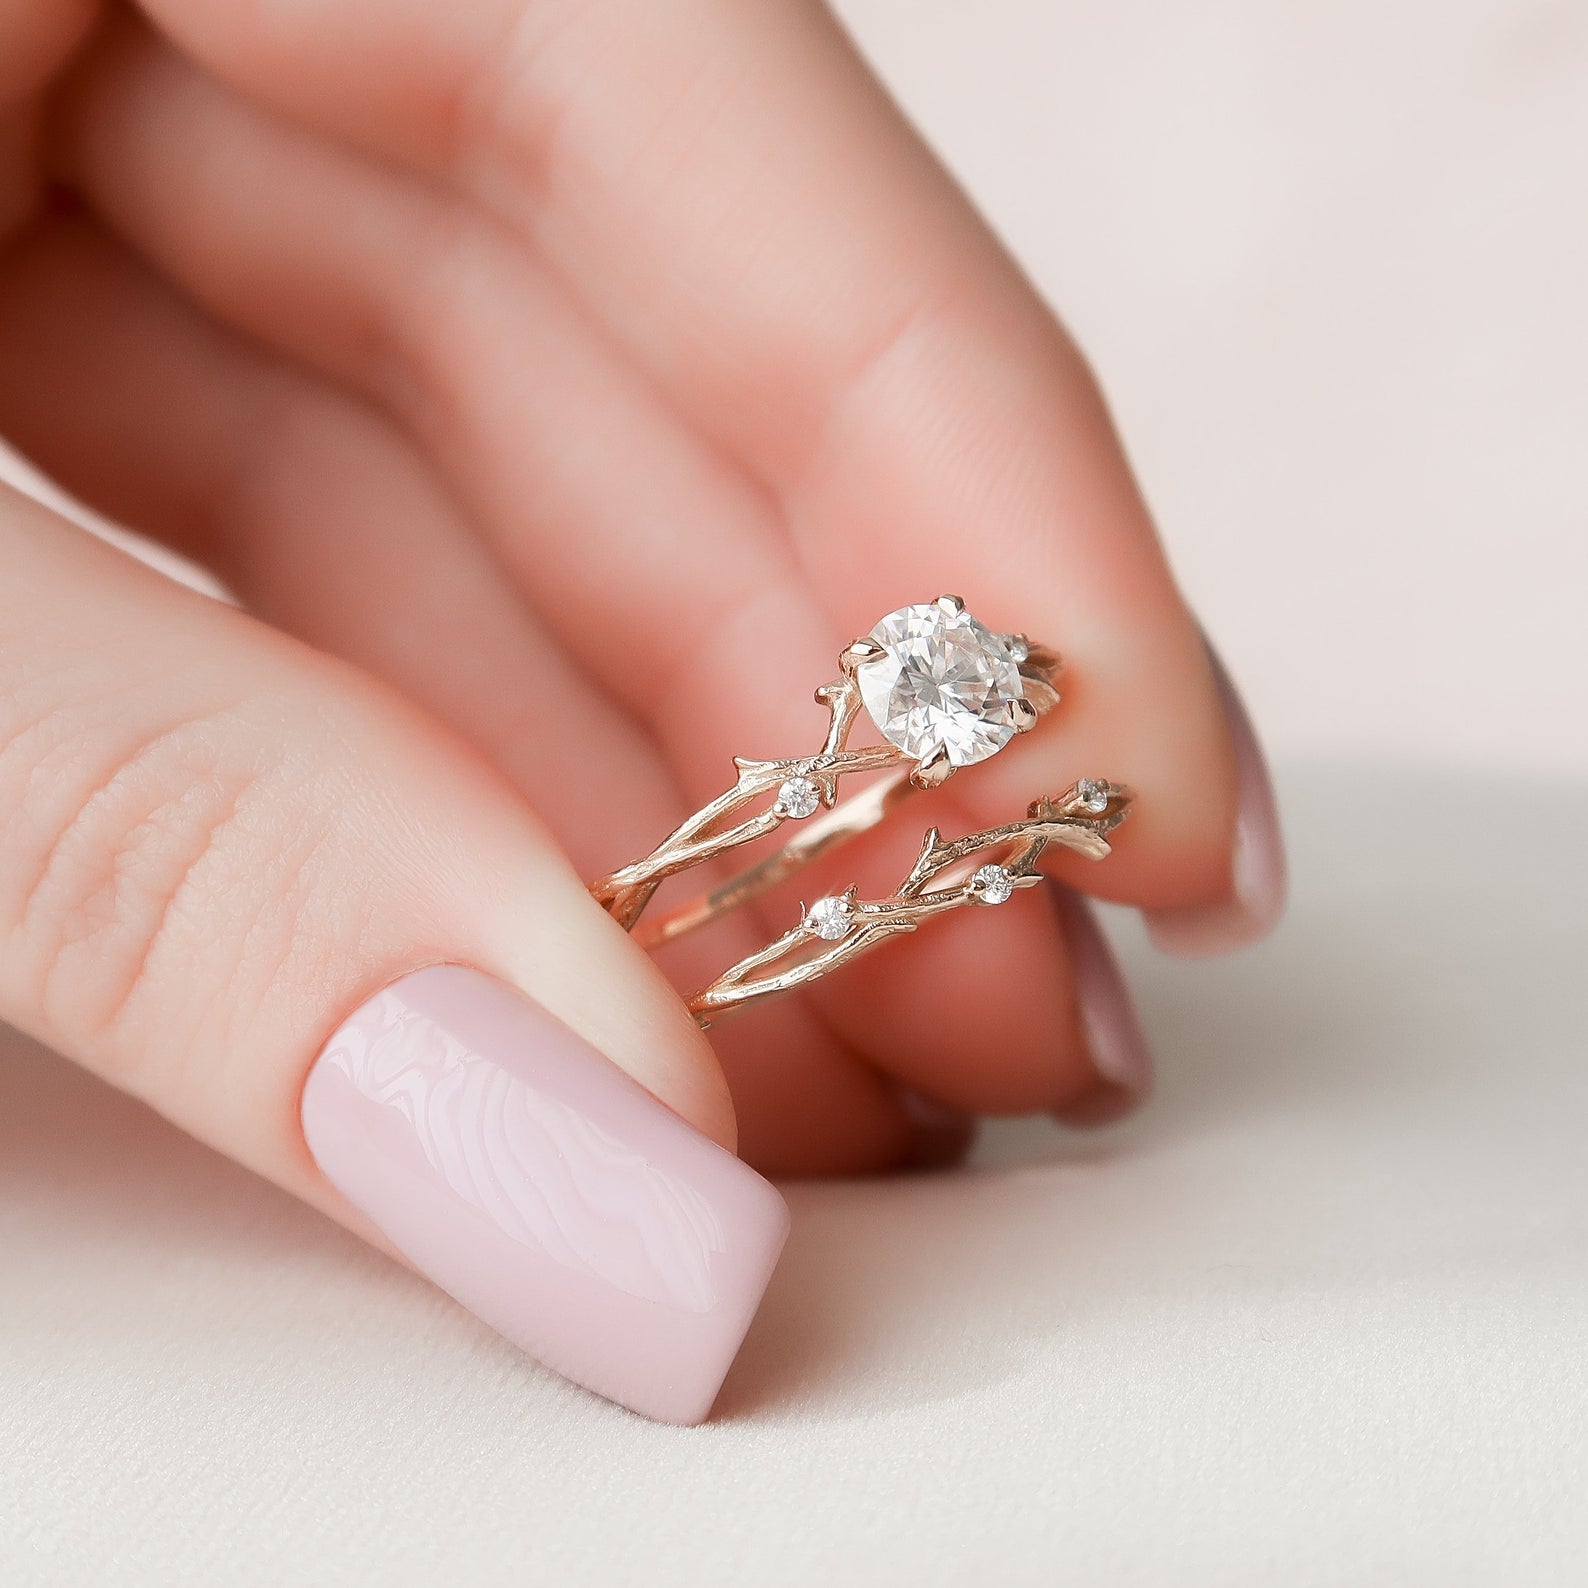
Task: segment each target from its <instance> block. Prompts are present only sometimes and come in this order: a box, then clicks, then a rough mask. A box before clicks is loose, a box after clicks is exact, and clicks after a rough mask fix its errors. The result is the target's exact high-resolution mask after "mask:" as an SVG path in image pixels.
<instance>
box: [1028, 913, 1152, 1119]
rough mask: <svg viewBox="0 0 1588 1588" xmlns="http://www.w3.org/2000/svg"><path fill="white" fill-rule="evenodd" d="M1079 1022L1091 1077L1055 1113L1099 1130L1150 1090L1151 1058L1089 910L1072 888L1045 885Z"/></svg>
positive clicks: (1126, 991)
mask: <svg viewBox="0 0 1588 1588" xmlns="http://www.w3.org/2000/svg"><path fill="white" fill-rule="evenodd" d="M1049 888H1050V890H1051V892H1052V895H1053V899H1054V905H1055V908H1056V909H1057V910H1058V913H1059V921H1060V924H1061V925H1062V926H1063V928H1064V940H1065V946H1066V947H1067V948H1068V950H1069V956H1070V971H1071V975H1072V976H1073V977H1074V978H1075V997H1076V1003H1077V1005H1078V1007H1079V1013H1080V1019H1081V1035H1082V1037H1083V1038H1084V1040H1085V1042H1086V1051H1087V1057H1088V1058H1089V1059H1090V1060H1091V1064H1092V1072H1093V1074H1094V1075H1095V1077H1096V1080H1095V1081H1094V1082H1093V1084H1092V1085H1091V1086H1090V1087H1089V1088H1088V1089H1087V1090H1086V1091H1084V1092H1082V1093H1080V1094H1078V1095H1077V1096H1076V1097H1074V1098H1072V1099H1071V1100H1070V1101H1069V1102H1068V1103H1066V1104H1065V1105H1064V1106H1063V1107H1062V1108H1059V1109H1056V1110H1055V1111H1054V1112H1055V1113H1056V1114H1057V1116H1058V1117H1059V1118H1060V1119H1062V1120H1063V1121H1064V1122H1065V1124H1067V1125H1101V1124H1105V1123H1107V1122H1108V1121H1109V1120H1112V1119H1118V1118H1119V1117H1120V1115H1122V1114H1126V1113H1129V1111H1130V1110H1131V1109H1133V1108H1134V1107H1135V1106H1136V1104H1137V1103H1139V1102H1140V1101H1141V1099H1142V1098H1143V1097H1145V1096H1146V1094H1147V1092H1148V1091H1149V1090H1150V1089H1151V1087H1152V1054H1151V1052H1150V1051H1149V1049H1148V1047H1147V1039H1146V1037H1145V1036H1144V1035H1143V1034H1142V1029H1141V1022H1140V1020H1138V1019H1137V1017H1136V1006H1135V1004H1134V1003H1133V1002H1132V1001H1131V996H1130V989H1129V988H1128V987H1126V985H1125V978H1124V975H1123V974H1122V973H1121V971H1120V968H1119V961H1118V960H1116V959H1115V958H1114V951H1113V949H1112V948H1110V947H1109V946H1108V939H1107V938H1106V937H1104V936H1103V929H1102V928H1101V927H1100V926H1099V925H1098V924H1097V917H1096V916H1095V915H1093V913H1092V909H1091V906H1090V905H1089V904H1087V902H1086V900H1085V899H1083V898H1082V897H1081V895H1080V894H1078V893H1077V892H1076V891H1075V890H1074V889H1073V888H1067V887H1065V886H1064V885H1063V884H1062V883H1058V882H1053V883H1050V884H1049Z"/></svg>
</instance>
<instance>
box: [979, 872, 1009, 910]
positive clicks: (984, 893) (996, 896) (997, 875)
mask: <svg viewBox="0 0 1588 1588" xmlns="http://www.w3.org/2000/svg"><path fill="white" fill-rule="evenodd" d="M970 880H971V882H972V884H973V885H974V886H975V889H976V896H977V897H978V898H979V899H980V900H981V901H982V903H983V904H1002V903H1003V902H1004V901H1005V900H1006V899H1008V898H1009V896H1010V895H1011V894H1012V893H1013V892H1014V891H1015V879H1014V878H1013V877H1012V876H1010V874H1009V873H1008V872H1007V871H1006V870H1004V868H1003V867H1002V866H982V867H981V868H980V869H979V870H978V871H977V872H976V874H975V876H973V877H972V878H971V879H970Z"/></svg>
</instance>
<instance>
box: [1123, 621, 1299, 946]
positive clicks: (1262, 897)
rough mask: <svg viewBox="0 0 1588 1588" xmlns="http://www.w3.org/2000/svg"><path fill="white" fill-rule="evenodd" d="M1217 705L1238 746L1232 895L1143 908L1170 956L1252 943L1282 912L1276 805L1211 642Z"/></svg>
mask: <svg viewBox="0 0 1588 1588" xmlns="http://www.w3.org/2000/svg"><path fill="white" fill-rule="evenodd" d="M1207 649H1208V660H1209V661H1210V662H1211V663H1212V664H1213V677H1214V680H1215V682H1216V683H1217V685H1218V692H1219V703H1220V704H1221V705H1222V706H1223V708H1224V718H1225V722H1226V723H1227V724H1228V727H1229V734H1230V740H1231V743H1232V745H1233V747H1234V751H1235V789H1236V811H1235V835H1234V841H1233V851H1232V856H1231V867H1230V882H1231V887H1230V895H1229V897H1228V898H1226V899H1222V900H1220V901H1218V902H1217V903H1214V904H1192V905H1183V906H1180V907H1178V908H1175V909H1168V910H1151V911H1148V912H1147V930H1148V932H1149V933H1150V935H1151V937H1152V940H1153V942H1154V943H1156V944H1157V946H1158V947H1159V948H1161V949H1162V950H1163V951H1164V952H1165V953H1167V954H1178V955H1181V956H1184V957H1186V958H1193V957H1198V956H1202V955H1208V954H1224V953H1228V952H1229V951H1230V950H1231V949H1236V948H1242V947H1244V946H1245V945H1246V944H1248V943H1254V942H1256V941H1257V939H1258V938H1260V937H1263V936H1264V935H1265V934H1267V933H1268V932H1270V931H1271V930H1272V929H1273V928H1274V927H1275V926H1276V925H1277V924H1278V922H1279V918H1280V916H1281V915H1283V914H1284V913H1285V887H1286V880H1285V843H1284V839H1283V837H1282V836H1281V834H1280V829H1279V807H1278V804H1277V803H1276V801H1275V799H1274V785H1273V782H1272V781H1271V779H1270V778H1269V775H1268V764H1267V762H1266V761H1265V760H1264V759H1263V751H1262V747H1261V746H1260V745H1259V744H1258V742H1257V734H1256V733H1255V732H1254V731H1253V728H1252V720H1251V718H1250V717H1249V716H1248V715H1247V714H1246V707H1245V705H1244V704H1243V703H1242V701H1241V697H1240V694H1239V693H1238V691H1237V690H1236V688H1235V684H1234V681H1233V680H1232V679H1231V678H1230V675H1229V672H1228V670H1227V669H1226V668H1225V666H1224V663H1223V662H1222V661H1221V660H1220V659H1219V654H1218V652H1217V651H1215V650H1214V649H1213V647H1212V646H1211V645H1209V646H1208V648H1207Z"/></svg>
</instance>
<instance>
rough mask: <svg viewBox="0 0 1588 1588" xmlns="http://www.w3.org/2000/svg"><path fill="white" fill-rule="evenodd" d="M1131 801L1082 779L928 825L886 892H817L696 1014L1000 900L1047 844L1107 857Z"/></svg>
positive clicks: (1026, 881) (824, 970) (1031, 875)
mask: <svg viewBox="0 0 1588 1588" xmlns="http://www.w3.org/2000/svg"><path fill="white" fill-rule="evenodd" d="M1130 802H1131V794H1130V791H1129V790H1128V789H1126V788H1123V787H1121V786H1120V785H1118V784H1111V783H1103V782H1098V781H1094V780H1092V779H1082V780H1081V781H1080V782H1079V783H1076V784H1074V785H1073V786H1072V787H1071V788H1070V789H1069V790H1067V791H1066V792H1065V793H1064V794H1061V795H1059V796H1058V797H1057V798H1053V799H1049V798H1043V799H1039V800H1035V801H1033V802H1032V805H1031V807H1030V810H1029V811H1028V812H1027V816H1026V820H1025V821H1023V822H1010V823H1009V824H1008V825H1006V826H1003V827H990V828H988V829H987V830H986V831H984V832H979V833H971V834H969V835H968V836H966V837H964V838H958V839H955V840H954V841H953V842H952V843H948V842H945V841H944V839H943V837H942V835H941V834H940V833H939V832H938V830H937V828H935V827H932V828H928V830H927V833H926V836H925V838H923V839H922V841H921V852H920V854H919V855H918V856H917V857H916V861H915V864H914V865H913V866H912V867H911V868H910V871H909V873H908V874H907V875H906V876H905V878H904V880H903V881H902V882H901V883H900V884H899V886H898V887H897V888H896V889H895V890H894V891H893V893H892V894H890V895H889V896H888V897H887V898H885V899H874V900H859V899H857V898H856V897H855V893H856V890H855V889H854V888H852V887H851V888H847V889H845V891H844V892H843V893H840V894H832V895H829V896H828V897H826V898H823V899H818V900H817V901H816V903H815V904H813V905H811V906H810V908H809V909H807V910H806V911H805V912H804V914H803V917H802V919H801V920H800V923H799V925H798V926H795V927H791V928H790V929H789V930H788V931H787V932H785V933H784V934H783V935H782V936H781V937H780V938H778V939H777V940H776V941H775V942H773V943H770V944H768V945H767V947H765V948H764V949H761V950H760V951H759V952H758V953H755V954H751V955H748V956H747V957H746V958H744V959H742V960H740V961H739V963H738V964H737V965H734V966H732V967H731V968H730V969H728V970H726V971H724V972H723V973H722V975H721V976H719V977H718V978H717V979H716V980H715V981H714V982H712V983H711V984H710V985H709V986H707V987H703V988H701V990H700V991H699V992H697V993H695V994H693V995H692V996H691V997H690V999H689V1008H690V1011H691V1013H693V1015H694V1016H695V1019H696V1021H698V1022H699V1024H700V1025H701V1026H703V1027H704V1026H711V1025H716V1024H719V1023H720V1022H721V1021H722V1020H723V1019H724V1018H725V1017H726V1016H727V1015H729V1014H731V1013H732V1012H733V1011H734V1010H736V1009H742V1008H743V1007H744V1006H745V1005H746V1004H751V1003H755V1002H756V1001H757V1000H759V999H762V998H770V997H772V996H773V995H774V994H776V993H781V992H789V991H791V990H792V989H793V988H795V987H802V986H805V985H806V984H807V983H809V982H812V981H815V980H816V978H817V977H819V976H825V975H827V974H828V973H829V972H830V971H834V970H837V969H838V968H839V967H840V966H841V965H847V964H848V963H850V962H851V961H852V960H855V959H858V958H859V957H860V956H861V955H862V954H865V953H868V952H869V951H870V950H871V949H873V948H876V947H878V946H879V945H880V944H882V943H884V942H886V941H887V940H888V939H889V938H890V937H895V936H897V935H898V934H899V933H901V932H913V931H915V930H916V928H917V927H919V926H920V925H921V924H922V923H923V922H925V921H927V920H930V919H931V918H932V917H933V916H936V915H941V914H943V913H944V912H945V911H948V910H954V909H958V908H959V907H960V906H962V905H981V906H996V905H999V904H1003V903H1005V902H1006V901H1007V900H1008V899H1009V898H1011V897H1012V896H1013V894H1014V893H1015V892H1016V891H1017V890H1018V889H1020V888H1030V887H1035V886H1036V885H1037V884H1038V883H1039V882H1041V881H1042V877H1041V874H1040V873H1039V872H1038V870H1037V863H1038V861H1039V860H1040V859H1041V857H1042V854H1043V852H1044V851H1045V850H1046V849H1047V848H1048V847H1049V845H1054V844H1056V845H1060V846H1062V847H1064V848H1066V849H1073V850H1076V851H1077V852H1078V853H1080V854H1083V855H1086V856H1087V857H1088V858H1089V859H1092V860H1101V859H1102V858H1103V857H1104V856H1105V855H1106V854H1108V853H1109V847H1110V846H1109V842H1108V839H1107V837H1106V834H1107V833H1109V832H1111V831H1112V830H1113V829H1114V828H1115V827H1117V826H1118V825H1119V823H1120V822H1122V821H1123V820H1124V819H1125V817H1126V815H1127V814H1128V813H1129V810H1130ZM988 851H992V852H993V853H995V854H997V855H998V856H999V857H1000V858H999V859H997V860H992V861H989V862H987V863H985V864H983V865H980V866H978V867H977V868H976V869H975V870H974V871H972V872H970V874H969V875H968V876H964V877H961V878H958V879H954V880H950V879H949V878H948V877H947V876H946V875H945V874H948V873H952V872H954V871H955V870H956V869H960V870H963V869H964V867H965V864H966V862H968V861H969V860H970V859H971V858H972V857H973V856H976V855H982V854H986V853H987V852H988ZM931 883H937V884H938V886H935V887H931V886H928V884H931Z"/></svg>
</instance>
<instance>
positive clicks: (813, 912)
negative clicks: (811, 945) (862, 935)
mask: <svg viewBox="0 0 1588 1588" xmlns="http://www.w3.org/2000/svg"><path fill="white" fill-rule="evenodd" d="M851 919H853V910H852V908H851V906H850V903H849V900H848V899H839V898H828V899H818V900H817V901H816V902H815V904H813V905H812V906H811V907H810V910H809V912H808V913H807V914H806V916H805V924H806V926H808V927H809V928H810V929H811V931H813V932H814V933H815V934H816V935H817V936H818V937H820V938H825V939H826V941H827V942H829V943H835V942H837V940H838V939H839V938H841V937H842V936H843V935H844V934H845V933H846V932H847V931H848V930H849V923H850V921H851Z"/></svg>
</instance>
